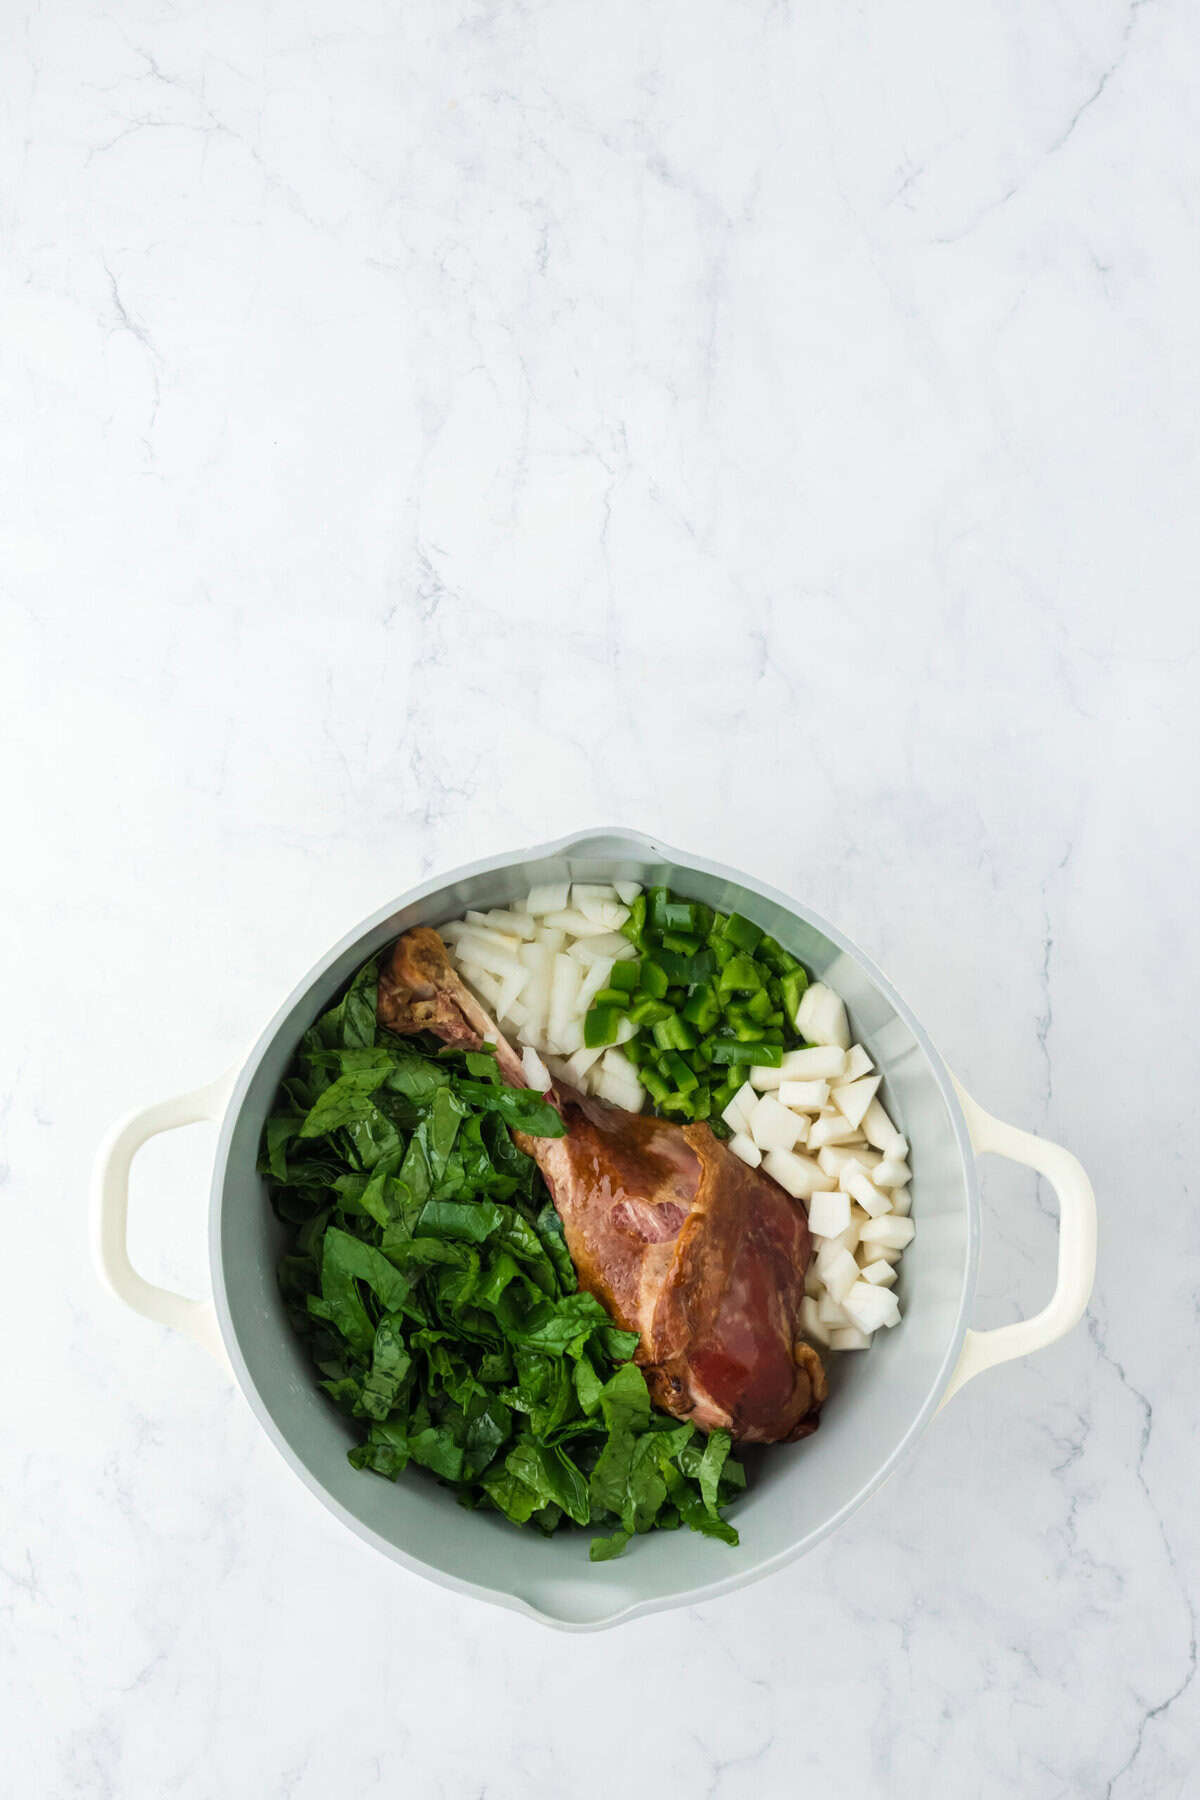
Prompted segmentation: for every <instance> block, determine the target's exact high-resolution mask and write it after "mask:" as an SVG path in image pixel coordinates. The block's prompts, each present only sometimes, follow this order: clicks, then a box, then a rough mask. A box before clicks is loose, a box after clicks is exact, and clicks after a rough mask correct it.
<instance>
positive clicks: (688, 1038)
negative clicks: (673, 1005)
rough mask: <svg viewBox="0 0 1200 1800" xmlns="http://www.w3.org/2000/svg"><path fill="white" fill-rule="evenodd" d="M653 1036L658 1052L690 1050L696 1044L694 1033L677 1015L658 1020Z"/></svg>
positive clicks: (673, 1014)
mask: <svg viewBox="0 0 1200 1800" xmlns="http://www.w3.org/2000/svg"><path fill="white" fill-rule="evenodd" d="M653 1035H654V1041H655V1043H656V1044H657V1045H658V1047H659V1049H660V1050H690V1049H692V1047H693V1046H694V1044H695V1042H696V1034H695V1032H694V1031H693V1030H692V1029H691V1027H690V1025H688V1024H687V1023H686V1022H685V1021H684V1020H683V1019H682V1018H681V1017H680V1016H679V1014H678V1013H672V1014H671V1015H670V1017H669V1018H666V1019H660V1020H659V1021H658V1023H657V1024H656V1025H655V1027H654V1034H653Z"/></svg>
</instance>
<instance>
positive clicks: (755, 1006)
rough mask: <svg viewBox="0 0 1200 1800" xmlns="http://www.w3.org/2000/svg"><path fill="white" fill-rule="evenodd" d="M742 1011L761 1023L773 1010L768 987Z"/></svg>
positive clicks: (744, 1006)
mask: <svg viewBox="0 0 1200 1800" xmlns="http://www.w3.org/2000/svg"><path fill="white" fill-rule="evenodd" d="M596 998H597V1000H598V999H599V998H600V996H599V994H597V996H596ZM742 1011H743V1012H744V1013H745V1015H746V1017H747V1018H748V1019H754V1020H756V1021H757V1023H758V1024H760V1025H761V1024H762V1022H763V1020H764V1019H765V1018H766V1016H767V1014H768V1013H769V1012H770V1011H771V996H770V994H768V992H767V990H766V988H759V990H758V992H757V994H751V996H750V998H749V999H748V1000H747V1001H745V1002H744V1003H743V1006H742Z"/></svg>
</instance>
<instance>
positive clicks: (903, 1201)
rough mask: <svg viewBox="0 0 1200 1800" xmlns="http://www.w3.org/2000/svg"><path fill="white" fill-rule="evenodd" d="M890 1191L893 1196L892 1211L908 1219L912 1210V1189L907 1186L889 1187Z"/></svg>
mask: <svg viewBox="0 0 1200 1800" xmlns="http://www.w3.org/2000/svg"><path fill="white" fill-rule="evenodd" d="M888 1192H889V1194H890V1195H891V1196H892V1211H893V1212H894V1213H895V1214H897V1216H898V1217H899V1218H902V1219H907V1217H908V1215H909V1213H910V1212H911V1211H912V1189H911V1188H906V1187H902V1188H889V1189H888Z"/></svg>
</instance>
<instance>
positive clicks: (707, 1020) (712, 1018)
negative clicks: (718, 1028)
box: [683, 981, 721, 1031]
mask: <svg viewBox="0 0 1200 1800" xmlns="http://www.w3.org/2000/svg"><path fill="white" fill-rule="evenodd" d="M683 1016H684V1018H685V1019H687V1020H688V1022H689V1023H690V1024H692V1025H694V1026H695V1027H696V1029H697V1030H698V1031H711V1030H712V1028H713V1026H714V1025H715V1024H716V1022H717V1020H718V1019H719V1018H720V1016H721V1002H720V1001H719V1000H718V999H717V994H716V989H715V988H714V987H713V984H712V982H711V981H708V982H705V983H704V984H703V986H701V987H697V988H693V989H692V992H691V993H690V994H689V995H688V997H687V1000H686V1002H685V1004H684V1008H683Z"/></svg>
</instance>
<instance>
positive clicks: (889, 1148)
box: [862, 1100, 904, 1156]
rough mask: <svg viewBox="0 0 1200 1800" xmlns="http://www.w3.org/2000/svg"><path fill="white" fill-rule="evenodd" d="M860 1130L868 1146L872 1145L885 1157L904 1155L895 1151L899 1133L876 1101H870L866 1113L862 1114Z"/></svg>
mask: <svg viewBox="0 0 1200 1800" xmlns="http://www.w3.org/2000/svg"><path fill="white" fill-rule="evenodd" d="M862 1128H863V1131H864V1133H865V1135H866V1139H867V1142H868V1144H874V1146H875V1148H876V1149H877V1150H882V1151H883V1154H884V1155H885V1156H894V1155H897V1154H899V1155H901V1156H903V1155H904V1151H903V1150H901V1151H897V1150H896V1148H895V1144H896V1139H897V1138H898V1137H899V1136H900V1133H899V1132H898V1131H897V1130H896V1127H895V1126H894V1125H893V1124H892V1121H891V1120H890V1119H889V1118H888V1116H887V1114H886V1113H885V1112H884V1110H883V1107H882V1106H881V1105H880V1103H879V1101H878V1100H872V1102H871V1104H870V1106H868V1108H867V1110H866V1112H865V1113H864V1114H863V1116H862Z"/></svg>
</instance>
